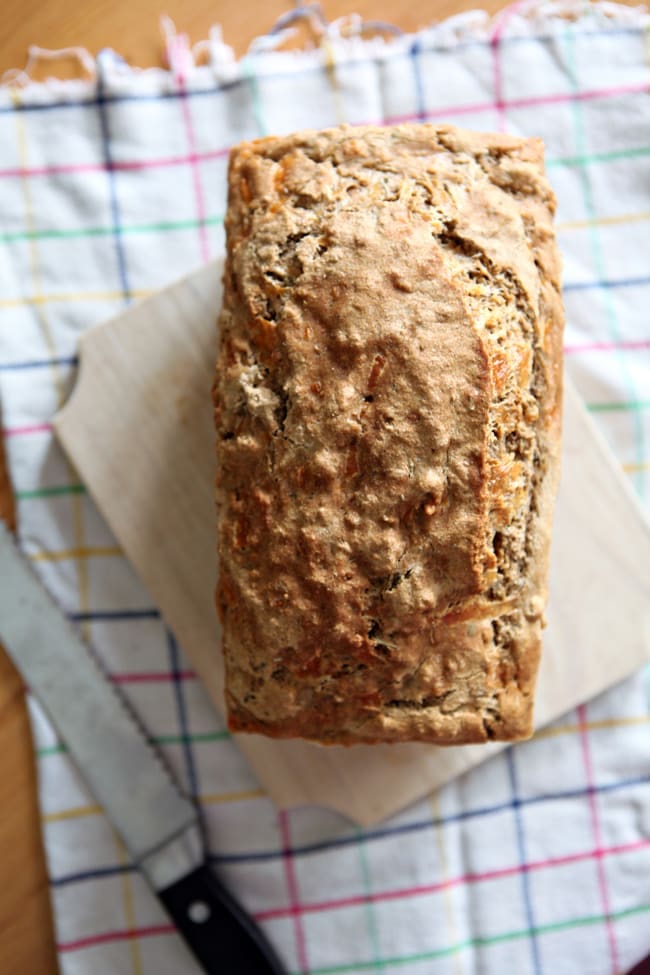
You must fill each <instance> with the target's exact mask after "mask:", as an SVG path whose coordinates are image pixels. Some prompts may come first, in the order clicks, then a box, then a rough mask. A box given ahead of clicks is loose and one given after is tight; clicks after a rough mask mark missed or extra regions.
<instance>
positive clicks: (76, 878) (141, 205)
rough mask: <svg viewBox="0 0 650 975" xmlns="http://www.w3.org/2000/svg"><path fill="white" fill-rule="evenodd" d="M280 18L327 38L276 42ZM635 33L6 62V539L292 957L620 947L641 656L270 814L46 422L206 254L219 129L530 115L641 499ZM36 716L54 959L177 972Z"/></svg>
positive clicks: (640, 64) (215, 208) (636, 865)
mask: <svg viewBox="0 0 650 975" xmlns="http://www.w3.org/2000/svg"><path fill="white" fill-rule="evenodd" d="M299 16H306V17H310V18H311V19H312V20H313V21H314V23H315V24H316V26H317V27H318V30H319V33H320V38H319V43H318V44H317V45H316V46H315V47H314V49H313V50H310V51H305V52H300V53H295V52H294V53H290V52H282V51H277V50H276V47H277V46H278V43H279V41H281V40H282V38H283V36H284V35H283V32H284V30H286V29H290V27H291V20H292V18H295V17H299ZM649 27H650V18H649V17H648V15H647V14H646V13H645V12H644V11H643V10H641V9H631V8H627V7H621V6H617V5H615V4H611V3H601V4H587V3H577V2H570V3H566V2H552V3H548V4H541V5H540V4H530V3H527V4H524V5H521V4H520V5H518V6H516V7H513V8H509V9H507V10H506V11H504V12H503V13H502V15H501V16H499V17H498V18H497V19H496V20H494V21H490V20H489V19H488V17H487V16H486V15H484V14H482V13H480V12H475V13H472V14H467V15H463V16H460V17H455V18H453V19H452V20H450V21H448V22H445V23H442V24H439V25H436V26H434V27H431V28H428V29H426V30H422V31H421V32H420V33H418V34H416V35H412V36H404V35H401V36H400V35H398V34H396V36H395V37H394V38H393V39H391V40H389V41H386V40H384V39H380V38H376V37H369V36H367V34H366V31H365V29H364V25H363V24H362V23H361V22H360V21H359V20H358V19H355V18H349V19H347V20H346V21H345V22H339V23H336V24H334V25H326V24H324V23H321V22H320V20H319V15H318V12H317V11H316V10H315V9H314V8H312V7H309V8H305V9H302V10H299V11H297V12H294V13H292V14H291V15H288V16H287V18H285V19H284V22H280V23H279V25H278V27H277V29H276V30H275V31H274V32H272V33H271V34H270V35H267V36H265V37H262V38H260V39H259V40H258V41H256V42H255V43H254V44H253V45H252V47H251V49H250V51H249V53H248V54H247V56H246V57H244V58H243V59H242V60H241V61H236V60H235V59H234V57H233V55H232V52H231V51H230V50H229V48H227V47H226V46H224V44H223V43H222V42H221V40H220V38H219V35H218V33H216V32H215V34H214V36H213V37H212V38H211V39H210V40H209V41H206V42H204V43H203V44H202V45H200V46H199V47H200V48H201V50H200V51H194V52H192V51H190V50H189V48H188V45H187V43H186V41H185V40H184V39H183V38H182V37H179V36H177V35H175V34H174V33H173V31H171V30H169V32H168V46H169V63H170V69H169V70H165V71H163V70H158V69H156V70H147V71H136V70H134V69H132V68H130V67H128V66H127V65H126V64H125V63H124V62H123V61H122V60H121V59H120V58H119V57H118V56H117V55H116V54H114V53H113V52H112V51H104V52H102V54H100V56H99V57H98V58H97V60H96V61H91V62H90V64H89V65H88V67H89V70H90V72H91V75H92V77H90V78H89V80H87V81H78V82H55V81H51V82H48V83H47V84H32V83H30V82H29V79H28V78H27V77H26V76H24V75H21V74H20V73H16V74H12V75H11V76H10V77H8V78H7V79H6V84H5V86H4V87H3V88H2V89H0V219H1V221H2V223H1V227H0V230H1V233H0V255H1V258H0V309H1V316H0V391H1V396H2V409H3V423H4V433H5V437H6V442H7V447H8V452H9V463H10V469H11V474H12V476H13V482H14V485H15V489H16V496H17V502H18V514H19V524H20V544H21V546H22V548H23V549H24V551H25V552H26V553H27V554H28V555H29V556H30V558H31V559H32V560H33V562H34V564H35V566H36V568H37V570H38V572H39V574H40V575H41V577H42V579H43V582H44V583H45V584H46V586H47V587H48V588H49V589H50V590H51V591H52V593H53V594H54V595H55V596H56V598H57V599H58V600H59V602H60V603H61V604H62V605H63V606H64V607H65V608H66V610H67V612H68V613H69V615H70V617H71V619H72V620H74V621H75V622H76V623H78V625H79V626H80V627H81V628H82V630H83V632H84V634H85V635H86V636H87V637H88V638H89V639H90V640H91V641H92V644H93V646H94V648H95V649H96V651H97V653H98V654H99V656H100V657H101V659H102V660H103V662H104V664H105V666H106V668H107V669H108V671H109V672H110V674H111V675H112V677H113V679H114V680H115V681H116V682H117V683H118V684H119V685H120V687H121V688H122V689H123V690H124V692H125V693H126V694H127V695H128V698H129V700H130V701H131V703H132V705H133V708H134V709H135V710H136V711H137V713H138V714H139V716H140V717H141V719H142V722H143V723H144V725H145V726H146V728H147V729H148V732H149V734H150V735H151V738H152V739H153V741H154V742H155V743H156V744H157V745H158V746H159V747H160V748H161V749H162V750H163V752H164V753H165V756H166V757H167V759H168V760H169V762H170V764H171V765H172V766H173V768H174V769H175V771H176V773H177V776H178V778H179V780H180V781H181V782H183V784H184V786H185V788H186V789H187V790H188V792H189V793H190V794H191V795H192V796H194V797H195V798H196V799H197V801H198V802H199V803H200V805H201V808H202V811H203V815H204V817H205V823H206V829H207V836H208V841H209V844H210V849H211V856H212V859H213V861H214V863H215V866H217V867H218V868H219V870H220V871H221V873H222V874H223V876H224V878H225V880H226V881H227V882H228V884H230V885H231V887H232V889H233V890H234V891H235V892H236V893H237V895H238V896H239V897H240V898H241V900H242V901H243V903H244V904H245V905H246V907H247V908H248V909H249V910H250V911H251V912H252V913H253V914H254V915H255V916H256V917H257V918H258V919H259V921H260V923H261V925H262V926H263V927H264V929H265V930H266V931H267V933H268V935H269V937H270V938H271V940H272V941H273V942H274V943H275V945H276V946H277V948H278V951H279V953H280V954H281V955H282V957H283V958H284V959H285V960H286V963H287V966H288V968H289V969H290V971H291V972H292V973H311V975H335V973H340V975H360V973H366V972H381V973H384V975H393V973H394V975H398V973H402V975H429V973H433V975H438V973H440V975H447V973H449V975H452V973H453V975H471V973H478V972H481V973H488V975H489V973H494V975H496V973H499V975H502V973H504V972H505V973H509V975H510V973H513V975H529V973H530V975H575V973H578V972H579V973H582V975H586V973H591V975H606V973H613V972H622V971H624V970H625V969H626V968H628V967H629V966H630V965H631V964H632V963H633V962H634V961H635V960H636V959H637V958H639V957H640V956H641V955H642V954H644V953H645V952H647V951H648V950H649V949H650V735H649V723H650V699H649V686H648V675H647V673H646V674H644V673H639V674H638V675H636V676H635V677H633V678H631V679H629V680H627V681H626V682H625V683H624V684H623V685H621V686H619V687H617V688H615V689H613V690H611V691H610V692H608V693H607V694H605V695H604V696H603V697H601V698H600V699H598V700H595V701H590V702H588V703H587V704H585V705H584V706H583V707H581V708H579V709H578V710H577V711H575V712H573V713H571V714H568V715H566V717H565V718H564V719H563V720H562V721H561V722H559V723H556V724H555V725H554V726H552V727H550V728H547V729H545V730H544V731H543V732H541V733H540V734H538V735H537V736H536V738H534V739H533V740H532V741H531V742H528V743H525V744H521V745H518V746H517V747H515V748H511V749H510V750H508V751H507V752H506V753H504V754H502V755H500V756H499V757H497V758H495V759H493V760H491V761H490V762H488V763H486V764H485V765H483V766H481V767H479V768H477V769H476V770H475V771H472V772H471V773H470V774H468V775H467V776H465V777H463V778H462V779H459V780H457V781H455V782H453V783H452V784H450V785H449V786H447V787H446V788H444V789H443V790H441V791H440V792H439V793H438V794H436V795H434V796H432V797H431V798H430V799H428V800H426V801H422V802H420V803H418V804H417V805H415V806H412V807H411V808H409V809H407V810H405V811H404V813H403V814H401V815H399V816H396V817H395V818H393V819H391V820H390V821H389V822H386V823H384V824H382V826H381V827H379V828H374V829H371V830H368V831H362V830H360V829H358V828H356V827H355V826H354V825H352V824H350V823H349V822H347V821H346V820H344V819H343V818H342V817H340V816H338V815H336V814H334V813H331V812H328V811H326V810H323V809H315V808H300V809H291V810H282V811H278V810H277V809H275V808H274V807H273V806H272V805H271V803H270V802H269V800H268V799H267V797H266V796H265V795H264V794H263V792H262V791H261V790H260V789H259V787H258V784H257V783H256V781H255V780H254V778H253V776H252V774H251V772H250V770H249V768H248V766H247V765H246V762H245V761H244V760H243V759H242V757H241V756H240V754H239V753H238V750H237V747H236V746H235V744H234V743H233V742H232V740H231V739H230V737H229V735H228V732H227V731H226V730H225V728H224V725H223V723H222V721H221V719H220V718H219V717H218V716H217V715H216V714H215V712H214V711H213V709H212V708H211V706H210V705H209V703H208V701H207V699H206V696H205V694H204V692H203V691H202V689H201V687H200V686H199V685H198V684H197V682H196V680H195V677H194V675H193V673H192V671H191V670H190V668H189V667H188V666H187V664H186V662H185V661H184V659H183V655H182V650H181V649H180V648H179V647H178V646H177V645H176V643H175V642H174V639H173V637H172V635H171V634H170V633H169V632H168V631H167V630H166V629H165V627H164V625H163V623H162V622H161V620H160V618H159V615H158V612H157V610H156V607H155V606H153V605H152V604H151V600H150V598H149V597H148V595H147V592H146V591H145V590H144V589H143V587H142V585H141V584H140V583H139V581H138V579H137V578H136V577H135V575H134V573H133V571H132V570H131V569H130V567H129V565H128V563H127V562H126V561H125V559H124V557H123V555H122V554H121V552H120V550H119V548H118V547H117V546H116V543H115V540H114V539H113V538H112V537H111V534H110V532H109V530H108V528H107V527H106V525H105V524H104V522H103V521H102V519H101V517H100V516H99V515H98V513H97V511H96V509H95V508H94V506H93V503H92V500H91V499H90V498H89V497H88V495H87V493H86V492H85V490H84V485H83V484H81V483H80V482H79V479H78V476H77V475H76V473H75V471H74V470H73V469H72V468H71V466H70V465H69V463H68V462H67V461H66V459H65V457H64V455H63V454H62V452H61V450H60V449H59V448H58V446H57V444H56V443H55V441H54V439H53V436H52V430H51V419H52V415H53V413H54V412H55V411H56V410H57V409H58V407H59V406H60V405H61V404H62V403H63V401H64V400H65V399H66V396H67V395H68V393H69V391H70V389H71V387H72V385H73V383H74V381H75V370H76V364H77V363H76V358H75V355H76V347H77V340H78V338H79V335H80V334H81V333H82V332H83V331H85V330H86V329H88V328H89V327H91V326H92V325H94V324H96V323H98V322H101V321H103V320H104V319H106V318H108V317H109V316H112V315H114V314H115V313H116V312H119V311H120V309H121V308H123V307H124V306H125V305H126V304H128V303H129V302H131V301H134V300H137V299H138V298H140V297H141V296H143V295H146V294H148V293H150V292H151V291H152V290H153V289H156V288H159V287H161V286H162V285H166V284H168V283H170V282H171V281H172V280H173V279H175V278H177V277H179V276H180V275H181V274H183V273H184V272H186V271H190V270H192V269H193V268H195V267H197V266H198V265H200V264H201V263H202V262H204V261H206V260H207V259H208V258H210V257H214V256H215V255H217V254H219V253H220V252H222V251H223V247H224V235H223V213H224V206H225V174H226V164H227V155H228V149H229V147H230V145H232V144H233V143H234V142H237V141H239V140H241V139H250V138H252V137H255V136H259V135H261V134H264V133H271V132H274V133H277V132H285V131H289V130H291V129H297V128H301V127H305V126H309V127H320V126H327V125H331V124H334V123H338V122H341V121H348V122H351V123H361V122H378V123H386V122H395V121H398V120H407V119H408V120H417V119H422V120H429V119H430V120H435V121H438V120H440V121H442V120H444V121H450V122H454V123H458V124H462V125H465V126H468V127H474V128H477V129H497V130H498V129H504V130H508V131H511V132H514V133H521V134H527V135H538V136H541V137H542V138H543V139H544V140H545V142H546V146H547V158H548V172H549V175H550V178H551V181H552V183H553V186H554V188H555V190H556V192H557V195H558V199H559V214H558V219H559V235H560V243H561V246H562V250H563V253H564V262H565V270H564V275H565V289H564V290H565V299H566V310H567V315H568V328H567V332H566V353H567V358H568V368H569V370H570V373H571V375H572V377H573V379H574V380H575V382H576V383H577V385H578V388H579V389H580V391H581V393H582V395H583V396H584V398H585V400H586V402H587V404H588V407H589V409H590V410H591V411H592V412H593V414H594V417H595V419H596V421H597V423H598V425H599V426H600V428H601V430H602V431H603V433H604V434H605V436H606V438H607V439H608V440H609V442H610V444H611V445H612V447H613V449H614V451H615V453H616V455H617V457H618V459H619V460H620V463H621V464H622V465H623V467H624V469H625V471H627V473H628V475H629V478H630V480H631V482H632V484H633V485H634V487H635V489H636V490H637V492H638V493H639V495H640V497H641V498H642V500H644V501H645V502H646V503H647V502H648V501H650V491H649V487H648V481H649V470H650V329H649V328H648V308H649V307H650V235H649V227H650V198H649V192H650V95H649V88H650V63H649V60H648V51H649V46H648V37H649V35H648V28H649ZM199 54H200V55H201V57H200V58H198V55H199ZM197 60H202V61H203V62H204V63H202V64H201V66H198V65H197V63H196V61H197ZM85 61H86V62H88V58H85ZM32 717H33V726H34V731H35V741H36V747H37V753H38V769H39V783H40V801H41V806H42V818H43V831H44V837H45V847H46V852H47V860H48V868H49V875H50V878H51V889H52V899H53V904H54V911H55V919H56V935H57V943H58V951H59V960H60V965H61V971H62V972H63V973H64V975H77V973H78V975H81V973H84V975H114V973H115V975H117V973H128V975H195V973H196V972H197V968H196V965H195V964H194V962H193V961H192V959H191V958H190V956H189V954H188V953H187V951H186V950H185V948H184V947H183V945H182V944H181V941H180V939H179V938H178V937H177V936H176V934H175V933H174V931H173V930H172V928H171V926H170V924H169V921H168V919H167V917H166V916H165V915H164V913H163V912H162V910H161V909H160V907H159V905H158V903H157V902H156V900H155V898H154V897H153V896H152V895H151V893H150V892H149V890H148V888H147V887H146V885H145V883H144V881H143V879H142V878H141V877H140V875H139V874H138V872H137V871H136V870H134V869H133V867H132V865H131V864H130V863H129V861H128V858H127V857H126V855H125V853H124V850H123V848H122V847H121V845H120V843H119V842H118V840H117V839H116V837H115V835H114V833H113V832H112V830H111V828H110V826H109V824H108V823H107V821H106V819H105V817H104V816H103V814H102V812H101V810H100V809H99V808H97V806H96V805H95V804H94V801H93V799H92V797H91V796H90V795H89V794H88V792H87V790H86V788H85V786H84V784H83V782H82V781H81V780H80V778H79V776H78V774H77V772H76V771H75V768H74V767H73V765H72V764H71V763H70V761H69V759H68V756H67V755H66V753H65V751H64V749H63V748H62V746H61V744H60V743H59V742H58V741H57V738H56V735H55V734H54V732H53V730H52V727H51V726H50V724H49V722H48V721H47V719H46V718H45V717H44V715H43V714H42V712H41V711H40V709H39V708H38V706H37V705H36V704H35V703H32ZM386 788H387V789H389V788H390V781H389V780H387V782H386Z"/></svg>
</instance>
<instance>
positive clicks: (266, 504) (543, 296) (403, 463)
mask: <svg viewBox="0 0 650 975" xmlns="http://www.w3.org/2000/svg"><path fill="white" fill-rule="evenodd" d="M554 207H555V201H554V197H553V194H552V192H551V190H550V188H549V186H548V183H547V181H546V178H545V176H544V171H543V146H542V143H541V142H539V141H538V140H535V139H519V138H514V137H510V136H506V135H485V134H477V133H472V132H466V131H462V130H459V129H455V128H451V127H449V126H433V125H401V126H397V127H394V128H386V129H382V128H374V127H369V128H358V129H352V128H349V127H341V128H337V129H330V130H326V131H323V132H302V133H298V134H295V135H291V136H287V137H278V138H267V139H261V140H258V141H256V142H251V143H243V144H242V145H240V146H238V147H237V148H235V149H234V150H233V152H232V155H231V160H230V168H229V204H228V215H227V219H226V233H227V245H228V256H227V262H226V270H225V277H224V286H225V287H224V302H223V310H222V313H221V318H220V327H221V348H220V355H219V362H218V366H217V376H216V382H215V389H214V398H215V420H216V428H217V459H218V469H219V473H218V484H217V499H218V525H219V528H218V536H219V538H218V547H219V556H220V579H219V586H218V594H217V602H218V607H219V611H220V615H221V618H222V621H223V629H224V643H223V649H224V654H225V662H226V677H227V681H226V683H227V692H226V693H227V702H228V709H229V719H230V727H231V728H232V729H233V730H235V731H252V732H259V733H262V734H266V735H272V736H281V737H302V738H309V739H313V740H315V741H320V742H325V743H344V744H354V743H357V742H378V741H395V742H396V741H412V740H421V741H429V742H435V743H437V744H460V743H463V742H479V741H485V740H487V739H490V738H495V739H516V738H522V737H525V736H527V735H529V734H530V733H531V721H532V708H533V696H534V686H535V678H536V673H537V667H538V661H539V656H540V636H541V630H542V626H543V611H544V605H545V602H546V576H547V569H548V553H549V541H550V529H551V520H552V509H553V502H554V497H555V492H556V486H557V479H558V459H559V443H560V419H561V346H562V326H563V314H562V306H561V300H560V292H559V277H560V265H559V257H558V252H557V249H556V244H555V238H554V233H553V226H552V218H553V212H554Z"/></svg>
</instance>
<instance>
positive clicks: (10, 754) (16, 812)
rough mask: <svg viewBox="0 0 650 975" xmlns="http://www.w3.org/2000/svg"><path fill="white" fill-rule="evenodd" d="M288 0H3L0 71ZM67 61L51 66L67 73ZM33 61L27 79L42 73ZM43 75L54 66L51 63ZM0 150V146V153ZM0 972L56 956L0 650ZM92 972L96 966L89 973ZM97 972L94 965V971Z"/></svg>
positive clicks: (204, 26)
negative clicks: (29, 56) (37, 55)
mask: <svg viewBox="0 0 650 975" xmlns="http://www.w3.org/2000/svg"><path fill="white" fill-rule="evenodd" d="M321 5H322V7H323V9H324V12H325V14H326V16H327V17H328V18H329V19H330V20H333V19H334V18H336V17H339V16H342V15H343V14H347V13H351V12H357V13H360V14H361V15H362V16H364V17H365V18H367V19H380V20H384V21H388V22H391V23H394V24H396V25H398V26H399V27H401V28H402V29H403V30H407V31H408V30H415V29H417V28H418V27H420V26H424V25H425V24H427V23H431V22H432V21H434V20H441V19H443V18H444V17H447V16H450V15H451V14H453V13H457V12H460V11H462V10H469V9H473V8H475V7H477V6H482V7H484V8H485V9H487V10H489V11H490V12H494V11H496V10H497V9H499V8H500V7H501V6H502V5H503V4H502V0H420V2H419V3H413V2H409V0H322V4H321ZM290 6H291V4H290V2H289V0H244V2H240V3H232V2H231V3H224V2H223V0H221V2H220V0H216V2H215V0H137V2H134V0H111V2H105V0H85V2H84V3H81V4H80V3H73V2H72V0H8V3H5V4H4V6H3V24H2V32H0V75H1V74H2V73H3V72H4V71H5V70H7V69H8V68H16V67H23V66H24V64H25V59H26V51H27V47H28V46H29V45H30V44H38V45H41V46H46V47H49V48H63V47H69V46H71V45H81V46H83V47H85V48H87V49H88V50H89V51H90V52H91V53H93V54H94V53H96V52H97V51H98V50H100V49H101V48H103V47H114V48H115V49H116V50H118V51H119V52H120V53H121V54H122V55H123V56H124V57H126V58H127V60H128V61H130V62H131V63H132V64H136V65H141V66H148V65H153V64H160V63H161V58H162V45H161V40H160V31H159V27H158V21H159V15H160V13H161V12H165V13H167V14H168V15H169V16H170V17H172V19H173V20H174V21H175V23H176V26H177V28H178V29H179V30H183V31H186V32H187V33H188V34H189V36H190V39H191V41H192V42H195V41H197V40H200V39H202V38H205V37H206V36H207V33H208V29H209V28H210V26H211V24H213V23H221V25H222V27H223V35H224V39H225V40H226V42H227V43H229V44H231V45H232V46H233V47H234V48H235V51H236V52H237V54H242V53H243V52H244V51H245V49H246V47H247V45H248V43H249V42H250V40H251V39H252V38H253V36H255V34H258V33H262V32H264V31H265V30H267V29H268V28H269V27H271V25H272V24H273V22H274V21H275V19H276V18H277V17H278V16H280V15H281V14H282V13H285V12H286V11H287V10H288V9H289V8H290ZM73 71H74V65H73V64H69V65H61V68H60V69H57V71H56V74H57V75H58V76H59V77H65V76H70V74H71V73H72V72H73ZM45 73H46V72H44V71H43V70H42V69H40V68H39V69H37V70H36V71H35V72H34V73H33V74H34V76H35V77H39V78H40V77H43V76H44V74H45ZM47 73H50V74H51V73H54V72H53V71H52V69H51V68H49V69H48V72H47ZM1 151H2V148H1V146H0V154H1ZM0 516H1V517H4V518H5V519H6V520H9V521H10V522H11V520H12V505H11V492H10V488H9V485H8V482H7V479H6V474H5V465H4V462H3V460H2V458H1V457H0ZM0 810H1V812H0V864H1V865H2V866H1V868H0V878H2V883H1V884H0V973H2V975H54V973H55V972H56V971H57V964H56V958H55V951H54V937H53V928H52V920H51V914H50V905H49V892H48V887H47V878H46V874H45V866H44V861H43V852H42V846H41V839H40V827H39V818H38V809H37V805H36V793H35V770H34V763H33V756H32V746H31V740H30V732H29V725H28V721H27V715H26V711H25V703H24V692H23V688H22V685H21V683H20V680H19V678H18V676H17V674H16V672H15V670H14V668H13V667H12V665H11V663H10V662H9V660H8V658H7V657H6V655H5V654H4V653H3V651H2V650H1V648H0ZM90 975H95V973H94V972H93V973H90ZM97 975H101V973H97Z"/></svg>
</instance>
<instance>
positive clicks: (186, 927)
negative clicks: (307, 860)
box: [158, 864, 287, 975]
mask: <svg viewBox="0 0 650 975" xmlns="http://www.w3.org/2000/svg"><path fill="white" fill-rule="evenodd" d="M158 896H159V897H160V899H161V901H162V902H163V904H164V905H165V907H166V909H167V911H168V913H169V914H170V915H171V917H172V919H173V921H174V923H175V924H176V927H177V928H178V930H179V931H180V933H181V934H182V935H183V937H184V938H185V941H186V942H187V944H188V945H189V947H190V948H191V950H192V951H193V953H194V955H195V957H196V958H197V960H198V961H199V962H200V963H201V965H202V966H203V968H204V970H205V971H206V972H207V973H208V975H244V973H247V972H251V973H253V972H254V973H255V975H287V970H286V968H285V967H284V965H282V963H281V962H280V960H279V958H278V957H277V955H276V954H275V951H274V950H273V948H272V947H271V945H270V943H269V942H268V941H267V939H266V937H265V936H264V934H262V932H261V930H260V929H259V928H258V926H257V924H256V923H255V922H254V921H253V919H252V918H251V917H249V915H248V914H246V912H245V911H244V910H243V909H242V908H241V907H240V906H239V904H238V903H237V901H236V900H235V899H234V898H233V897H232V895H231V894H230V893H229V892H228V891H227V890H226V888H225V887H224V886H223V885H222V884H221V882H220V881H219V879H218V877H217V876H216V874H214V873H213V872H212V870H211V869H210V868H209V867H208V866H207V865H206V864H204V865H203V866H201V867H197V869H196V870H193V871H192V873H189V874H187V876H185V877H183V878H182V879H181V880H177V881H176V883H174V884H171V886H169V887H166V888H165V889H164V890H162V891H159V892H158Z"/></svg>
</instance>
